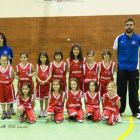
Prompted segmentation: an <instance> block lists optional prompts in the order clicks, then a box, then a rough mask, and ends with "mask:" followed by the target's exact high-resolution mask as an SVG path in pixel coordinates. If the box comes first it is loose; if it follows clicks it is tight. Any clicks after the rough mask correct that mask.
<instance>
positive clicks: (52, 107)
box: [47, 79, 65, 123]
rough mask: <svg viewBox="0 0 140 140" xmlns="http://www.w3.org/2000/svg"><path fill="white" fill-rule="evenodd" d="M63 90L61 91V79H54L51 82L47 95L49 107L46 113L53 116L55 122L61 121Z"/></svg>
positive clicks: (63, 99)
mask: <svg viewBox="0 0 140 140" xmlns="http://www.w3.org/2000/svg"><path fill="white" fill-rule="evenodd" d="M64 101H65V92H63V91H62V85H61V81H60V80H58V79H55V80H53V81H52V84H51V93H50V96H49V107H48V109H47V115H51V116H53V117H52V118H54V120H55V122H56V123H61V122H63V120H64V119H63V111H64Z"/></svg>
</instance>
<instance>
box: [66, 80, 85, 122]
mask: <svg viewBox="0 0 140 140" xmlns="http://www.w3.org/2000/svg"><path fill="white" fill-rule="evenodd" d="M69 89H70V91H68V92H67V102H66V108H67V112H68V115H69V118H70V119H74V120H76V121H78V122H80V123H82V122H83V120H84V113H83V109H82V102H81V97H82V91H81V90H79V85H78V80H77V79H76V78H71V79H70V82H69Z"/></svg>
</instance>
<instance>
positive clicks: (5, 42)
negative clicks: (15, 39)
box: [0, 32, 7, 46]
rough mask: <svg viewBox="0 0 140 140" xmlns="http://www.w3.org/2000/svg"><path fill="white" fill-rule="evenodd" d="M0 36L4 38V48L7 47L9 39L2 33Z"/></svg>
mask: <svg viewBox="0 0 140 140" xmlns="http://www.w3.org/2000/svg"><path fill="white" fill-rule="evenodd" d="M0 36H2V38H3V46H7V39H6V37H5V35H4V34H3V33H1V32H0Z"/></svg>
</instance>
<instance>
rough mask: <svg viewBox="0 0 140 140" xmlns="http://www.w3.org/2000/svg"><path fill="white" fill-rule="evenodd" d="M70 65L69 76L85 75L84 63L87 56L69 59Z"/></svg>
mask: <svg viewBox="0 0 140 140" xmlns="http://www.w3.org/2000/svg"><path fill="white" fill-rule="evenodd" d="M67 62H68V67H69V77H75V78H76V77H77V78H80V77H83V75H84V74H83V65H84V63H85V58H84V59H83V60H71V59H70V58H68V59H67Z"/></svg>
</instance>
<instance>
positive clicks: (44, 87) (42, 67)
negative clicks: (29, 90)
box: [36, 51, 52, 117]
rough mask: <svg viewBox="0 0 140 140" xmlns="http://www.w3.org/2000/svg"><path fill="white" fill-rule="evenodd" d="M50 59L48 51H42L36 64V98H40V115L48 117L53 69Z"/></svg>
mask: <svg viewBox="0 0 140 140" xmlns="http://www.w3.org/2000/svg"><path fill="white" fill-rule="evenodd" d="M49 64H50V61H49V57H48V55H47V53H46V52H44V51H41V52H40V53H39V57H38V64H37V66H36V82H37V86H36V99H38V100H40V109H41V111H40V114H39V116H38V117H46V116H47V114H46V109H47V105H48V95H49V89H50V81H49V80H50V79H51V76H52V70H51V69H50V66H49ZM44 99H45V109H44V110H43V100H44Z"/></svg>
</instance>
